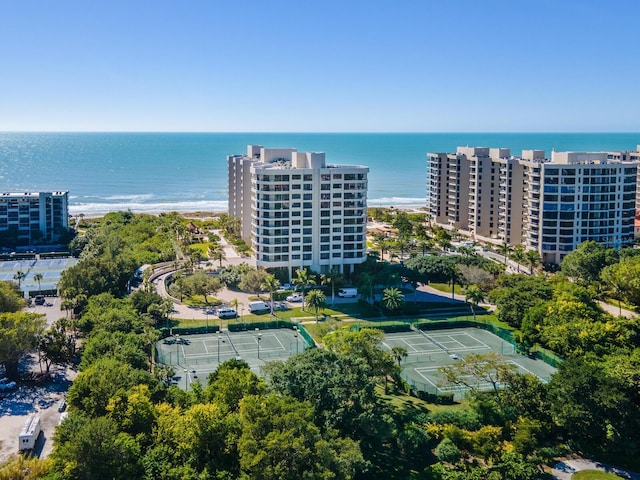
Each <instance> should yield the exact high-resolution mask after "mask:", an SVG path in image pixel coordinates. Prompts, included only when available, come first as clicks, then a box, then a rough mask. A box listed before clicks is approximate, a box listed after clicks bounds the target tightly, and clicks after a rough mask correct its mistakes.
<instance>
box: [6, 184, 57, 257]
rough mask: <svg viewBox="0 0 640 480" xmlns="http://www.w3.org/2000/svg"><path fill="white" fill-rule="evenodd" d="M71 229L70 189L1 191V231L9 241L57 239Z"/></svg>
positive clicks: (32, 241) (35, 242)
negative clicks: (21, 191) (58, 190)
mask: <svg viewBox="0 0 640 480" xmlns="http://www.w3.org/2000/svg"><path fill="white" fill-rule="evenodd" d="M68 229H69V203H68V192H24V193H0V233H1V234H2V236H3V238H5V242H7V244H13V245H38V244H47V243H49V244H50V243H55V242H57V241H58V240H59V239H60V237H61V236H63V235H64V234H65V233H66V232H67V231H68Z"/></svg>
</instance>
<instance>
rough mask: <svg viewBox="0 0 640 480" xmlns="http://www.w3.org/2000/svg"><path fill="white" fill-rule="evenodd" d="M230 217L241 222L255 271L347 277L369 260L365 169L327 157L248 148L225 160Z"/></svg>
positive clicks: (366, 173)
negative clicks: (338, 273)
mask: <svg viewBox="0 0 640 480" xmlns="http://www.w3.org/2000/svg"><path fill="white" fill-rule="evenodd" d="M227 162H228V168H229V215H230V216H233V217H236V218H238V219H239V220H240V229H241V235H242V238H243V239H244V240H245V241H246V242H250V243H251V247H252V249H253V252H254V255H255V259H256V265H257V266H258V267H264V268H285V269H287V270H288V272H289V278H291V275H292V273H293V272H294V271H295V270H296V269H298V268H310V269H312V270H313V271H316V272H319V273H327V272H329V271H330V270H331V269H332V268H333V267H338V268H339V270H340V271H341V272H342V273H345V274H347V275H348V274H349V273H351V272H352V271H353V266H354V265H357V264H360V263H363V262H364V261H365V260H366V258H367V250H366V216H367V176H368V172H369V168H368V167H364V166H347V165H332V164H328V163H326V161H325V154H324V153H318V152H313V153H311V152H298V151H297V150H296V149H290V148H287V149H282V148H280V149H275V148H264V147H262V146H260V145H249V146H248V148H247V154H246V155H232V156H229V157H227Z"/></svg>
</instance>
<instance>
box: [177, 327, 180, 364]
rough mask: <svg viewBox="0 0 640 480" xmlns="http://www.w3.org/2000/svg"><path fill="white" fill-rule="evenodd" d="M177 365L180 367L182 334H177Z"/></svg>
mask: <svg viewBox="0 0 640 480" xmlns="http://www.w3.org/2000/svg"><path fill="white" fill-rule="evenodd" d="M176 365H180V334H178V333H176Z"/></svg>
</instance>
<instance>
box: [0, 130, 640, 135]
mask: <svg viewBox="0 0 640 480" xmlns="http://www.w3.org/2000/svg"><path fill="white" fill-rule="evenodd" d="M9 133H167V134H172V133H198V134H227V135H228V134H232V135H246V134H252V135H371V134H380V135H433V134H436V135H460V134H470V135H518V134H529V135H537V134H540V135H567V134H569V135H596V134H598V135H607V134H621V135H640V130H639V131H626V130H622V131H555V132H554V131H542V130H540V131H538V130H533V131H524V130H522V131H520V130H518V131H471V130H469V131H467V130H462V131H457V132H456V131H417V130H416V131H411V130H409V131H328V130H327V131H244V132H243V131H232V130H1V131H0V134H9Z"/></svg>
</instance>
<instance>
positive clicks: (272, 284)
mask: <svg viewBox="0 0 640 480" xmlns="http://www.w3.org/2000/svg"><path fill="white" fill-rule="evenodd" d="M279 286H280V280H278V279H277V278H276V276H275V275H273V274H269V275H267V276H266V277H265V278H264V282H262V288H265V289H267V290H268V291H269V302H270V304H271V314H272V315H273V313H274V311H273V294H274V293H275V292H276V290H278V287H279Z"/></svg>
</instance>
